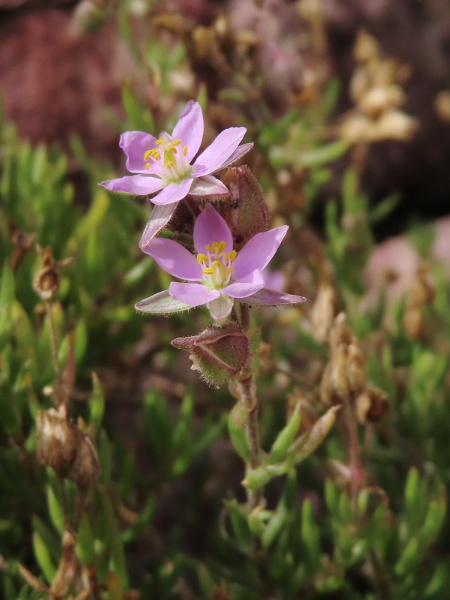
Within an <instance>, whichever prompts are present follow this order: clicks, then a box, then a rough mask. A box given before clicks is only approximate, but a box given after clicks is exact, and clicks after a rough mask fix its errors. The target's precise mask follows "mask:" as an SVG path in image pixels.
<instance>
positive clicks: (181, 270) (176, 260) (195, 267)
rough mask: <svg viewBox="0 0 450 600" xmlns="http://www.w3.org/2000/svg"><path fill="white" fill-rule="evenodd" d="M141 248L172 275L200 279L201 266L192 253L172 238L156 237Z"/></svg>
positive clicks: (193, 279) (180, 277) (190, 279)
mask: <svg viewBox="0 0 450 600" xmlns="http://www.w3.org/2000/svg"><path fill="white" fill-rule="evenodd" d="M141 250H142V251H143V252H145V253H146V254H148V255H150V256H151V257H152V258H154V259H155V260H156V262H157V263H158V265H159V266H160V267H161V268H162V269H164V271H167V273H169V274H170V275H173V276H174V277H178V278H179V279H187V280H188V281H201V280H202V276H203V273H202V268H201V266H200V265H199V264H198V262H197V260H196V259H195V257H194V255H193V254H191V253H190V252H189V251H188V250H186V248H185V247H184V246H182V245H181V244H178V243H177V242H174V241H173V240H167V239H165V238H157V239H154V240H152V241H151V243H150V244H148V245H147V246H145V247H143V248H141Z"/></svg>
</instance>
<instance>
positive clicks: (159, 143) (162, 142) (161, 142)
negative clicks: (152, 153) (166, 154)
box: [155, 138, 167, 146]
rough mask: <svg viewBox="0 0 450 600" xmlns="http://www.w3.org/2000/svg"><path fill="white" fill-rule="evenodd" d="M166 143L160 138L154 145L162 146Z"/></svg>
mask: <svg viewBox="0 0 450 600" xmlns="http://www.w3.org/2000/svg"><path fill="white" fill-rule="evenodd" d="M166 142H167V140H165V139H164V138H160V139H159V140H156V142H155V144H158V146H162V145H163V144H165V143H166Z"/></svg>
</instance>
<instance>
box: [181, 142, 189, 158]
mask: <svg viewBox="0 0 450 600" xmlns="http://www.w3.org/2000/svg"><path fill="white" fill-rule="evenodd" d="M187 151H188V147H187V146H186V145H184V146H183V150H182V151H181V153H182V155H183V156H187Z"/></svg>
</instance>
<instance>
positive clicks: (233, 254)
mask: <svg viewBox="0 0 450 600" xmlns="http://www.w3.org/2000/svg"><path fill="white" fill-rule="evenodd" d="M236 256H237V252H236V250H232V251H231V252H227V253H226V254H225V260H231V262H233V260H235V259H236Z"/></svg>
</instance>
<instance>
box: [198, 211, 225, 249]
mask: <svg viewBox="0 0 450 600" xmlns="http://www.w3.org/2000/svg"><path fill="white" fill-rule="evenodd" d="M212 242H225V243H226V250H225V251H226V252H231V250H233V236H232V235H231V231H230V228H229V227H228V225H227V224H226V222H225V220H224V219H223V218H222V217H221V216H220V215H219V213H218V212H217V211H216V210H215V209H214V208H213V207H212V205H211V204H207V205H206V206H205V208H204V210H203V211H202V212H201V213H200V215H199V216H198V218H197V220H196V222H195V225H194V245H195V249H196V250H197V252H198V253H199V254H205V252H206V250H205V246H207V245H210V244H212Z"/></svg>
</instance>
